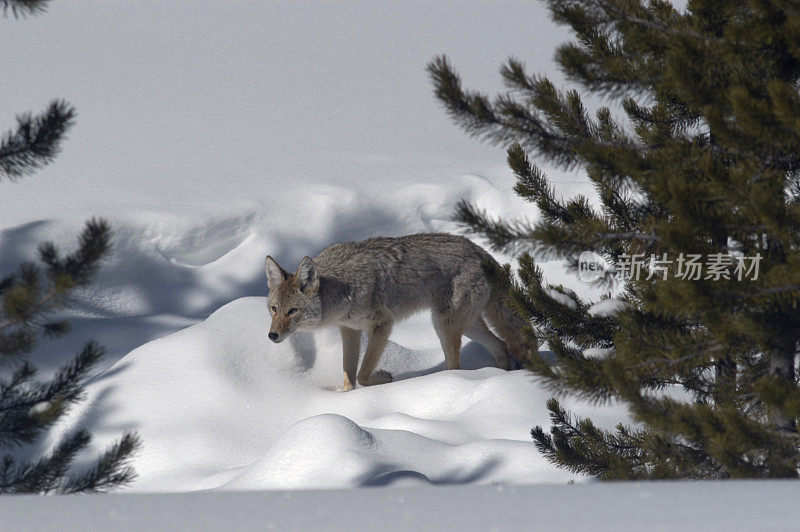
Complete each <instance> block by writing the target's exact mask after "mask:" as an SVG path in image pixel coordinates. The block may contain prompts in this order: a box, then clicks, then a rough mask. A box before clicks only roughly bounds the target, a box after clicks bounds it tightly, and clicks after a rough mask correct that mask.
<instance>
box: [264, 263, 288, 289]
mask: <svg viewBox="0 0 800 532" xmlns="http://www.w3.org/2000/svg"><path fill="white" fill-rule="evenodd" d="M266 267H267V286H269V289H270V290H273V289H275V288H278V285H280V284H281V283H282V282H283V280H284V279H286V277H288V275H289V274H287V273H286V272H285V271H283V268H281V267H280V266H278V263H277V262H275V259H273V258H272V257H270V256H269V255H267V265H266Z"/></svg>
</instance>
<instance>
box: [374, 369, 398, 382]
mask: <svg viewBox="0 0 800 532" xmlns="http://www.w3.org/2000/svg"><path fill="white" fill-rule="evenodd" d="M370 380H371V381H372V384H387V383H390V382H392V381H393V380H394V379H393V378H392V374H391V373H389V372H388V371H384V370H382V369H379V370H378V371H376V372H375V373H373V374H372V379H370Z"/></svg>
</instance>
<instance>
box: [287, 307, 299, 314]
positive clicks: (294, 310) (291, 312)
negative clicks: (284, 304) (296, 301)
mask: <svg viewBox="0 0 800 532" xmlns="http://www.w3.org/2000/svg"><path fill="white" fill-rule="evenodd" d="M295 312H297V309H296V308H293V309H291V310H290V311H289V312H287V313H286V315H287V316H291V315H292V314H294V313H295Z"/></svg>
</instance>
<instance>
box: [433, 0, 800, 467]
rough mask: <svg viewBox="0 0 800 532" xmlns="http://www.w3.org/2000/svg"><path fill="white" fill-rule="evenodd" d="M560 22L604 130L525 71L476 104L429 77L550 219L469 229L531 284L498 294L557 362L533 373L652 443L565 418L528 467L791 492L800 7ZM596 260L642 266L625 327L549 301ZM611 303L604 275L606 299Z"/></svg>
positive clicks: (463, 208) (703, 3) (573, 77)
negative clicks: (745, 266) (768, 486)
mask: <svg viewBox="0 0 800 532" xmlns="http://www.w3.org/2000/svg"><path fill="white" fill-rule="evenodd" d="M547 4H548V6H549V9H550V11H551V13H552V15H553V17H554V19H555V20H556V21H557V22H559V23H562V24H566V25H568V26H570V27H571V29H572V31H573V32H574V34H575V37H576V41H575V42H572V43H568V44H565V45H562V46H561V47H560V48H559V49H558V51H557V54H556V61H557V63H558V64H559V65H560V68H561V69H562V71H563V72H564V73H565V74H566V76H567V78H568V79H569V80H570V82H572V83H575V84H577V85H579V86H580V88H581V89H582V90H583V91H585V92H588V93H591V94H593V95H595V96H597V97H599V98H604V99H605V101H608V102H610V105H611V107H610V108H609V107H600V108H599V109H597V110H596V111H595V112H594V113H591V112H590V111H589V110H588V109H587V108H586V106H585V105H584V103H583V99H582V98H581V95H580V93H579V92H578V90H574V89H573V90H568V91H561V90H558V89H557V88H556V86H555V85H554V84H553V83H552V82H551V81H550V80H548V79H547V78H546V77H543V76H536V75H529V74H528V73H526V71H525V67H524V65H523V64H522V63H520V62H519V61H516V60H513V59H511V60H509V61H508V63H507V64H506V65H505V66H504V67H503V69H502V71H501V75H502V77H503V79H504V81H505V83H506V85H507V87H508V92H507V93H505V94H502V95H499V96H497V97H494V98H490V97H489V96H487V95H485V94H481V93H477V92H472V91H468V90H465V89H464V88H463V87H462V85H461V81H460V79H459V77H458V75H457V74H456V73H455V72H454V70H453V67H452V66H451V64H450V62H449V60H448V59H447V58H446V57H444V56H442V57H438V58H436V59H435V60H433V61H432V62H431V63H430V65H429V72H430V74H431V77H432V80H433V83H434V86H435V93H436V96H437V97H438V98H439V99H440V100H441V101H442V102H443V103H444V105H445V107H446V109H447V110H448V112H449V113H450V114H451V115H452V117H453V118H454V119H455V120H456V121H457V122H458V123H459V124H460V125H461V126H462V127H463V128H464V129H465V130H466V131H467V132H468V133H470V134H471V135H474V136H477V137H479V138H482V139H486V140H489V141H491V142H495V143H499V144H502V145H504V146H507V147H508V152H507V153H508V164H509V166H510V167H511V169H512V170H513V172H514V174H515V175H516V177H517V185H516V187H515V190H516V192H517V194H519V195H520V196H522V197H523V198H525V199H526V200H528V201H530V202H532V203H534V204H535V205H536V206H537V208H538V211H539V217H538V219H537V221H536V222H535V223H533V222H527V221H506V220H502V219H493V218H492V217H489V216H487V215H486V214H485V213H484V212H482V211H481V210H480V209H478V208H476V207H475V206H474V205H472V204H469V203H461V204H460V205H459V208H458V211H457V213H456V218H457V219H458V220H459V221H460V222H461V223H463V224H464V226H465V227H466V228H467V229H468V230H471V231H473V232H475V233H476V234H479V235H482V236H484V237H485V238H486V239H487V240H488V241H489V242H490V243H491V245H492V246H493V247H494V248H495V249H497V250H504V251H506V252H515V253H521V256H520V257H519V268H518V279H517V278H512V277H511V276H510V275H509V274H508V273H505V275H504V277H503V278H502V279H499V282H504V283H507V284H509V285H511V286H512V303H513V305H514V307H515V308H516V310H517V311H518V312H519V313H520V314H521V315H523V316H525V317H526V318H528V319H529V322H530V324H531V330H530V331H528V333H529V334H530V335H531V336H535V337H538V338H539V339H540V340H545V341H547V343H548V345H549V347H550V349H551V350H552V351H553V354H554V358H555V360H556V364H554V365H551V364H548V363H547V362H546V361H544V360H542V359H540V358H538V357H536V358H531V359H530V360H528V362H527V367H528V369H530V370H531V371H533V372H534V373H535V374H536V375H537V376H538V378H539V380H540V381H541V382H543V383H544V384H545V385H547V386H549V387H550V388H551V389H552V390H553V391H555V392H558V393H563V394H574V395H577V396H580V397H583V398H586V399H589V400H592V401H597V402H609V401H617V402H620V403H622V404H625V405H627V407H628V408H629V410H630V412H631V414H632V416H633V418H634V419H635V421H637V422H638V424H637V425H636V426H633V427H631V426H623V425H620V426H618V427H617V428H616V430H613V431H609V430H603V429H601V428H598V427H597V426H596V425H595V424H593V423H592V421H591V420H589V419H576V418H575V417H574V416H572V415H571V414H570V413H568V412H566V411H565V410H564V409H563V408H562V407H561V406H560V405H559V403H558V401H557V400H556V399H552V400H551V401H550V402H549V404H548V408H549V410H550V412H551V420H552V427H551V429H550V431H546V430H545V429H543V428H542V427H536V428H534V429H533V431H532V435H533V438H534V442H535V444H536V446H537V447H538V448H539V450H540V451H541V452H542V453H544V454H545V456H546V457H547V458H548V459H550V460H551V461H552V462H554V463H556V464H558V465H560V466H563V467H566V468H568V469H571V470H573V471H575V472H580V473H587V474H590V475H594V476H596V477H598V478H601V479H646V478H691V479H695V478H696V479H701V478H712V479H716V478H730V477H792V478H794V477H796V476H797V468H798V465H800V463H798V461H799V459H800V454H799V453H798V432H797V419H798V417H800V389H798V385H797V377H796V369H795V364H796V351H797V343H798V339H799V338H800V308H798V301H799V300H800V249H798V244H800V165H798V161H799V160H798V154H799V153H800V94H798V82H800V2H796V1H786V0H772V1H771V0H765V1H751V2H740V1H731V0H721V1H720V0H714V1H711V0H690V1H689V2H688V6H687V8H686V9H685V10H678V9H676V8H675V7H674V6H673V5H672V4H671V3H670V2H666V1H659V0H652V1H647V2H643V1H638V0H567V1H560V0H559V1H556V0H551V1H548V2H547ZM537 160H538V161H542V162H547V163H549V164H552V165H554V166H556V167H560V168H567V169H574V168H581V169H584V170H585V172H586V175H587V177H588V179H589V180H590V181H591V183H592V184H593V185H594V186H595V189H596V191H597V196H598V197H599V205H598V204H595V205H593V204H592V203H591V202H590V201H589V200H588V199H587V198H585V197H580V196H579V197H574V198H568V199H562V198H560V197H558V196H557V195H556V191H555V189H554V187H553V186H552V184H551V183H550V181H549V180H548V178H547V176H546V173H545V172H544V171H543V170H542V169H541V168H540V167H539V166H537V165H536V164H535V161H537ZM587 250H590V251H594V252H596V253H598V254H600V255H601V256H602V257H603V258H604V259H605V260H606V261H607V262H608V263H609V264H611V265H612V266H613V267H614V269H615V270H616V271H619V270H620V269H621V268H622V266H623V263H624V262H625V261H626V260H628V258H629V257H631V256H634V255H636V254H640V256H641V257H643V258H644V259H645V260H644V268H643V275H641V276H640V277H639V278H638V279H636V278H635V277H634V278H630V279H628V280H625V281H624V282H623V284H622V285H621V286H620V287H619V294H620V295H619V296H618V298H619V299H620V300H621V301H622V305H620V306H619V308H618V309H617V310H616V312H613V313H598V312H595V310H594V309H596V308H597V307H595V308H594V309H593V308H592V302H590V301H583V300H582V299H581V298H580V297H578V296H577V295H576V294H575V293H573V292H571V291H569V290H567V289H565V288H564V287H562V286H550V285H547V284H546V283H545V282H544V281H543V278H542V272H541V270H540V269H539V268H538V267H537V266H536V264H535V261H534V258H537V259H540V258H561V259H565V260H566V261H567V262H568V264H569V267H570V269H572V270H575V269H576V268H577V267H578V255H579V254H580V253H581V252H583V251H587ZM757 254H758V255H759V256H760V257H761V261H760V263H759V272H758V275H757V278H756V279H753V278H752V277H753V276H752V274H751V275H750V276H748V277H745V278H743V279H741V280H740V279H738V278H737V275H736V269H735V268H736V266H737V264H738V261H739V260H740V259H741V258H742V257H755V256H756V255H757ZM690 255H700V256H701V257H702V258H703V260H704V261H707V260H709V259H714V258H716V260H718V261H720V263H721V264H723V266H721V267H720V268H719V272H721V273H720V274H719V275H710V276H709V275H708V271H707V270H704V271H703V272H702V276H701V278H699V279H694V278H691V277H690V278H686V276H685V275H684V276H683V277H681V271H680V270H681V269H685V268H686V264H685V263H681V262H680V261H679V257H680V256H690ZM651 256H655V257H656V258H657V259H658V260H661V259H665V260H664V261H663V263H662V264H663V265H665V266H666V267H667V275H665V276H662V275H661V273H656V272H657V268H656V267H655V265H654V264H653V263H649V259H650V257H651ZM668 261H672V262H671V263H669V262H668ZM726 261H727V262H729V264H725V263H726ZM751 264H752V263H751ZM505 271H506V272H508V270H505ZM612 271H613V270H612ZM501 273H502V272H501ZM683 273H684V274H685V273H686V272H685V271H684V272H683ZM648 277H649V278H648ZM715 277H718V278H715ZM612 282H613V278H612V273H611V271H610V272H609V273H608V274H607V275H606V276H605V277H604V278H602V279H599V280H598V281H596V283H597V285H599V286H604V287H609V288H610V286H611V283H612ZM566 298H569V299H571V300H572V302H574V304H569V303H570V301H568V300H567V299H566ZM598 352H599V353H602V354H603V356H598V355H597V353H598Z"/></svg>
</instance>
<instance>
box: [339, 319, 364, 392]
mask: <svg viewBox="0 0 800 532" xmlns="http://www.w3.org/2000/svg"><path fill="white" fill-rule="evenodd" d="M339 332H341V333H342V355H343V358H342V365H343V366H344V385H343V386H342V391H343V392H347V391H350V390H352V389H353V388H355V387H356V371H357V370H358V352H359V351H360V350H361V331H357V330H355V329H351V328H350V327H339Z"/></svg>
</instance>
